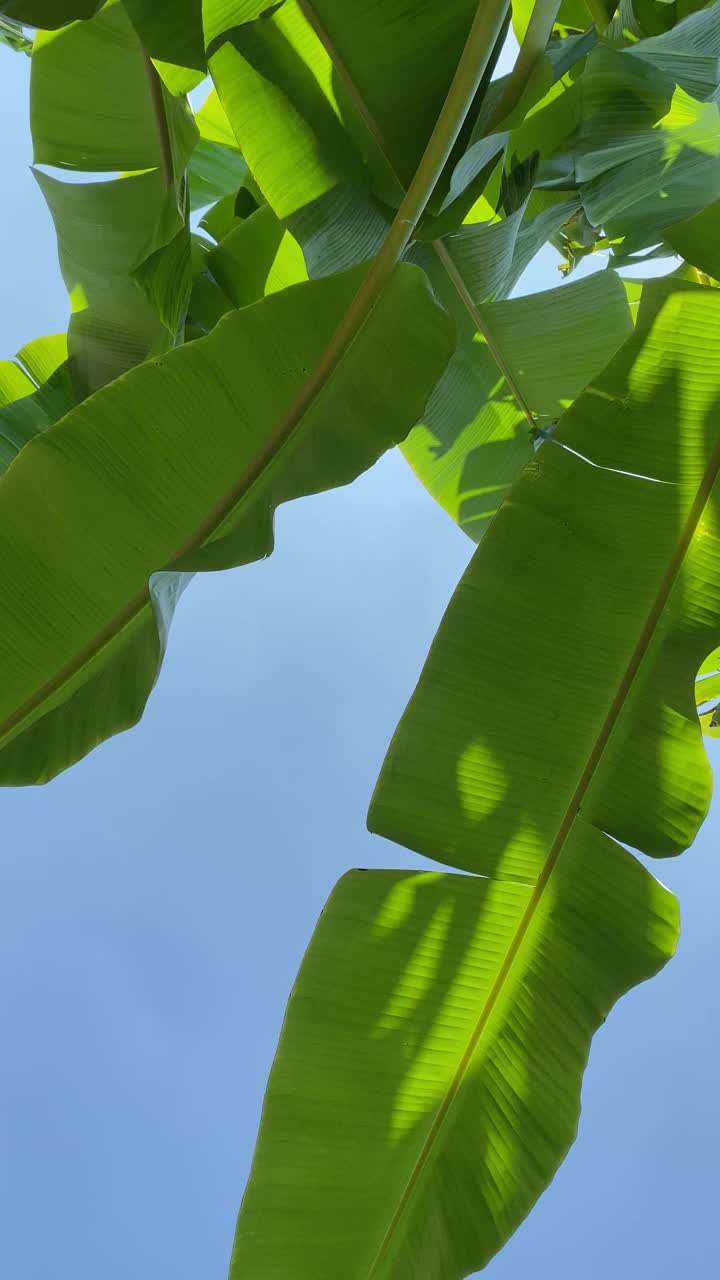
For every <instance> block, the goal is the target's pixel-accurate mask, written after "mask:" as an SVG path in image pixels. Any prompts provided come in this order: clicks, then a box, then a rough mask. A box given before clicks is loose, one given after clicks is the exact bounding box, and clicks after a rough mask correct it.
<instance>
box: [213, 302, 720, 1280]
mask: <svg viewBox="0 0 720 1280" xmlns="http://www.w3.org/2000/svg"><path fill="white" fill-rule="evenodd" d="M718 332H720V295H719V294H718V293H717V292H716V291H715V290H712V289H708V288H701V287H697V286H692V285H690V284H688V283H686V282H683V281H679V280H672V281H668V282H662V283H661V284H653V285H650V286H648V288H647V290H646V293H645V296H644V298H643V305H642V308H641V311H640V315H639V318H638V325H637V328H636V330H635V332H634V334H633V336H632V337H631V338H630V339H629V341H628V342H627V343H626V344H625V345H624V347H622V348H621V350H620V351H619V352H618V354H617V355H616V357H615V358H614V360H613V361H611V363H610V365H609V366H608V368H607V369H606V370H605V371H604V372H603V373H602V374H601V375H600V376H599V377H598V378H597V379H596V380H595V381H594V382H593V384H592V385H591V386H590V387H589V388H588V389H587V390H586V391H585V392H584V393H583V394H582V395H581V396H580V397H579V398H578V399H577V400H576V401H575V403H574V405H573V406H572V407H571V408H570V410H569V411H568V412H567V413H566V414H565V415H564V417H563V419H562V421H561V423H560V425H559V427H558V429H557V432H556V439H555V442H554V443H553V444H551V445H548V446H547V447H544V448H543V449H542V450H541V451H540V452H539V453H538V454H537V455H536V456H535V458H534V459H533V462H532V464H531V465H530V466H529V467H528V468H527V469H526V470H525V472H524V473H523V475H522V476H521V478H520V480H519V481H518V482H517V483H516V485H515V486H514V488H513V490H512V492H511V494H510V496H509V498H508V500H507V501H506V502H505V503H504V505H503V507H502V509H501V511H500V513H499V514H498V516H497V518H496V520H495V521H494V523H493V525H492V527H491V529H490V531H489V533H488V536H487V537H486V538H485V540H484V542H483V545H482V546H481V547H480V548H478V550H477V552H476V553H475V556H474V558H473V561H472V562H471V564H470V566H469V568H468V570H467V573H466V574H465V576H464V578H463V580H462V582H461V584H460V586H459V588H458V590H457V592H456V594H455V596H454V598H453V600H452V602H451V604H450V606H449V608H448V611H447V614H446V616H445V618H444V620H443V623H442V625H441V627H440V630H439V632H438V635H437V638H436V640H435V642H434V644H433V647H432V649H431V652H430V656H429V658H428V661H427V664H426V667H425V670H424V672H423V674H422V676H421V679H420V682H419V685H418V688H417V690H416V692H415V694H414V695H413V698H412V699H411V702H410V704H409V707H408V710H407V711H406V713H405V715H404V716H403V718H402V720H401V722H400V725H399V727H398V730H397V732H396V735H395V737H394V739H393V743H392V745H391V747H390V750H389V752H388V756H387V759H386V762H385V765H384V767H383V770H382V773H381V776H380V779H379V782H378V787H377V790H376V793H375V796H374V798H373V802H372V805H371V809H370V816H369V826H370V829H371V830H373V831H376V832H377V833H378V834H381V835H383V836H385V837H388V838H390V839H393V840H396V841H398V842H400V843H402V844H406V845H408V846H409V847H411V848H413V849H415V850H417V851H418V852H420V853H423V854H425V855H427V856H430V857H433V858H435V859H437V860H439V861H442V862H446V863H448V864H450V865H452V866H454V867H458V868H461V869H464V870H465V871H470V872H474V873H478V874H480V875H481V876H482V877H483V879H482V880H481V881H479V882H478V881H476V880H475V879H474V878H470V879H466V878H463V879H461V880H460V881H458V882H456V880H455V877H445V876H425V875H418V876H415V877H413V876H412V875H410V876H408V875H407V874H398V875H397V876H395V877H393V876H392V874H391V873H388V874H387V875H386V876H384V877H383V874H382V873H371V874H370V875H367V874H358V873H356V874H355V875H354V876H353V877H351V878H350V879H349V880H346V881H345V882H343V883H341V886H340V888H339V890H338V891H336V894H335V896H334V897H333V898H332V899H331V901H330V903H329V905H328V908H327V909H326V912H325V913H324V914H323V917H322V920H321V922H320V925H319V926H318V930H317V932H316V936H315V939H314V941H313V943H312V944H311V946H310V949H309V951H308V954H307V957H306V960H305V963H304V965H303V968H302V970H301V974H300V977H299V979H298V984H297V987H296V989H295V991H294V993H293V996H292V997H291V1001H290V1005H289V1009H288V1015H287V1018H286V1022H285V1026H284V1030H283V1035H282V1038H281V1044H280V1049H279V1052H278V1058H277V1062H276V1066H275V1068H274V1070H273V1074H272V1075H271V1078H270V1083H269V1087H268V1094H267V1098H266V1102H265V1107H264V1112H263V1120H262V1125H261V1132H260V1138H259V1143H258V1148H257V1153H256V1157H255V1161H254V1164H253V1170H252V1174H251V1179H250V1184H249V1187H248V1191H247V1193H246V1198H245V1202H244V1206H243V1209H242V1211H241V1215H240V1220H239V1226H238V1235H237V1240H236V1249H235V1254H234V1258H233V1270H232V1272H231V1274H233V1275H234V1276H237V1277H238V1280H239V1277H240V1276H241V1275H245V1274H250V1273H257V1274H260V1273H261V1274H263V1275H264V1276H267V1277H268V1278H270V1277H273V1276H278V1277H279V1276H280V1275H282V1274H287V1270H288V1266H289V1262H290V1259H294V1261H293V1263H292V1270H293V1273H294V1274H295V1273H297V1274H298V1275H300V1276H302V1275H304V1274H305V1275H307V1276H308V1277H310V1276H311V1275H312V1276H316V1277H317V1276H323V1275H326V1276H328V1277H330V1276H333V1275H337V1274H342V1275H346V1276H348V1277H358V1280H359V1278H362V1280H367V1278H369V1277H372V1280H390V1278H391V1277H392V1280H399V1278H400V1280H402V1278H403V1277H407V1278H408V1280H410V1277H414V1276H417V1275H418V1274H419V1273H420V1272H421V1271H422V1273H423V1274H427V1275H429V1276H436V1275H437V1276H440V1275H442V1276H443V1277H445V1278H446V1280H459V1278H460V1277H462V1276H465V1275H467V1274H468V1273H469V1272H470V1271H473V1270H475V1269H477V1268H478V1267H480V1266H482V1265H484V1264H485V1263H486V1262H487V1260H488V1259H489V1258H490V1257H491V1256H492V1254H493V1253H494V1252H495V1251H496V1249H497V1248H499V1247H500V1245H501V1244H502V1242H503V1241H504V1240H505V1239H506V1238H507V1236H508V1235H509V1234H510V1232H511V1231H512V1230H513V1229H514V1228H515V1226H516V1225H517V1223H518V1222H519V1220H520V1219H521V1218H522V1216H523V1215H524V1214H525V1213H526V1212H527V1211H528V1209H529V1208H530V1206H531V1204H532V1202H533V1201H534V1199H535V1198H536V1197H537V1195H538V1194H539V1193H540V1192H541V1191H542V1189H543V1187H544V1186H545V1185H546V1184H547V1182H548V1181H549V1180H550V1178H551V1177H552V1175H553V1173H554V1171H555V1169H556V1167H557V1165H558V1163H559V1161H560V1160H561V1159H562V1156H563V1154H564V1152H565V1151H566V1149H567V1147H568V1145H569V1143H570V1142H571V1141H572V1137H573V1134H574V1130H575V1125H576V1122H577V1115H578V1111H579V1101H578V1095H579V1084H580V1075H581V1072H582V1068H583V1065H584V1062H585V1057H586V1054H587V1048H588V1043H589V1038H590V1035H591V1034H592V1030H593V1029H594V1027H595V1026H596V1025H598V1023H599V1022H600V1021H601V1020H602V1018H603V1017H604V1016H605V1013H606V1012H607V1008H608V1007H609V1006H610V1004H611V1003H612V1001H613V999H615V998H616V997H617V996H618V995H619V994H620V993H621V992H622V990H624V989H626V988H627V987H628V986H629V985H630V984H631V983H632V982H633V981H638V980H640V979H641V978H642V977H643V976H648V975H649V974H651V973H652V972H654V971H655V969H656V968H657V967H659V965H660V964H661V963H662V962H663V959H665V958H667V956H668V955H669V954H670V952H671V951H672V947H673V942H674V938H675V936H676V930H677V919H676V914H675V913H676V908H675V904H674V903H673V900H672V899H671V897H670V896H669V895H668V894H667V893H666V892H665V891H664V890H663V889H662V888H661V887H660V886H659V885H658V884H657V883H656V882H655V881H654V880H653V879H652V877H650V876H649V874H648V873H647V872H646V871H645V870H644V868H642V867H641V865H640V864H639V863H638V862H637V861H636V860H635V859H634V857H633V856H632V855H631V854H630V853H628V852H626V851H625V850H623V849H622V848H621V847H620V846H619V845H618V844H617V843H616V840H621V841H623V842H627V843H629V844H632V845H634V846H635V847H636V848H638V849H641V850H642V851H644V852H646V853H650V854H654V855H667V854H671V853H676V852H678V851H679V850H680V849H682V848H684V847H686V846H687V845H688V844H689V843H690V842H691V840H692V839H693V837H694V835H695V833H696V830H697V827H698V825H699V823H700V822H701V821H702V818H703V816H704V814H705V811H706V808H707V803H708V799H709V791H710V771H709V767H708V764H707V761H706V759H705V755H704V751H703V749H702V742H701V736H700V727H699V724H698V717H697V713H696V710H695V697H694V695H693V682H694V677H695V672H696V671H697V670H698V668H699V667H700V664H701V662H702V660H703V658H704V657H705V655H706V654H707V653H708V652H709V651H710V650H713V649H715V648H716V647H717V646H718V642H719V641H720V605H718V597H719V595H720V590H719V589H720V578H719V572H720V571H719V569H718V566H719V565H720V507H719V505H718V499H719V498H720V493H719V492H718V488H719V486H718V472H719V471H720V436H719V433H718V432H719V429H718V417H717V408H718V402H719V393H720V355H719V354H718V341H717V337H718ZM509 583H512V590H511V591H510V590H508V584H509ZM528 646H530V651H531V654H532V661H531V662H528ZM518 664H520V665H521V667H522V670H523V672H524V678H523V680H522V681H521V682H519V681H517V680H516V679H514V678H508V673H509V672H516V671H517V670H518V669H520V667H519V665H518ZM425 886H427V887H425ZM514 894H517V898H515V897H514V896H513V895H514ZM460 896H462V903H463V905H462V906H460V905H458V901H457V900H458V898H459V897H460ZM370 957H372V962H370V959H369V958H370ZM347 990H352V991H353V1000H352V1001H351V1002H349V1001H347V1000H345V999H343V992H346V991H347ZM599 993H602V994H601V995H600V996H599ZM331 1011H332V1016H330V1014H331ZM459 1189H462V1194H459ZM301 1241H302V1245H301ZM306 1265H307V1270H302V1269H301V1270H300V1271H298V1267H300V1268H304V1267H305V1266H306Z"/></svg>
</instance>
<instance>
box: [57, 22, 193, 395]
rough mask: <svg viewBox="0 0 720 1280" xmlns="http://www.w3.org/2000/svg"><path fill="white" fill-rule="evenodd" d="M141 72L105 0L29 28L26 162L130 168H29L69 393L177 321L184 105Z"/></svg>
mask: <svg viewBox="0 0 720 1280" xmlns="http://www.w3.org/2000/svg"><path fill="white" fill-rule="evenodd" d="M153 77H155V72H154V71H153V69H152V67H151V65H150V64H149V62H148V60H147V58H146V57H145V55H144V54H143V50H142V47H141V45H140V43H139V41H138V38H137V36H136V34H135V32H134V30H133V28H132V26H131V24H130V22H129V20H128V18H127V16H126V14H125V10H124V8H123V6H122V5H121V4H119V3H114V0H111V3H109V4H107V5H106V6H105V7H104V8H103V10H102V12H101V13H99V14H98V15H97V17H95V18H93V19H92V21H89V22H79V23H75V24H74V25H72V26H69V27H65V28H63V29H62V30H60V31H58V32H54V33H40V34H38V36H37V37H36V42H35V52H34V54H33V60H32V78H31V118H32V127H33V142H34V152H35V159H36V162H37V163H38V164H52V165H55V166H59V167H60V168H66V169H90V170H93V171H100V172H103V171H108V170H109V171H113V170H118V169H126V170H130V171H131V172H129V173H126V174H125V175H124V176H121V177H120V178H116V179H112V180H110V181H105V182H94V181H93V182H91V181H87V182H85V183H78V182H72V183H67V182H62V181H60V180H59V179H58V178H56V177H54V176H50V175H49V174H47V173H44V172H43V171H42V170H41V169H36V177H37V180H38V183H39V185H40V187H41V189H42V192H43V194H44V196H45V199H46V200H47V202H48V205H49V208H50V212H51V214H52V217H53V221H54V223H55V230H56V233H57V238H58V252H59V258H60V267H61V270H62V273H63V277H64V279H65V283H66V285H67V288H68V292H69V294H70V299H71V306H72V318H71V321H70V326H69V333H68V337H69V350H70V361H71V368H72V371H73V377H74V379H75V384H76V387H77V389H78V391H79V392H80V393H81V394H87V392H89V391H94V390H96V389H97V388H98V387H100V386H103V385H104V384H105V383H106V382H108V381H110V380H111V379H112V378H114V377H117V376H118V375H119V374H120V373H123V372H125V370H126V369H128V368H131V367H132V366H133V365H134V364H137V363H139V362H140V361H141V360H143V359H145V358H146V356H148V355H154V354H158V353H160V352H161V351H164V350H167V349H168V347H170V346H172V344H173V342H174V341H175V337H176V333H177V331H178V328H179V326H180V324H181V323H182V322H183V321H184V307H185V304H186V302H187V296H188V292H189V287H190V280H189V261H190V248H189V239H188V234H187V231H186V229H185V218H184V212H185V209H184V203H185V199H184V184H185V166H186V164H187V160H188V156H189V154H190V151H191V149H192V146H193V143H194V141H195V138H196V136H197V135H196V131H195V126H194V124H193V120H192V115H191V113H190V112H189V110H188V108H187V105H186V104H185V103H183V102H181V101H180V100H178V99H175V98H173V97H172V96H171V95H170V94H168V93H165V92H164V91H163V89H162V86H161V85H160V82H159V81H157V79H156V77H155V81H154V82H153ZM158 113H161V117H162V118H160V116H159V115H158ZM163 257H164V260H163ZM158 304H160V305H158Z"/></svg>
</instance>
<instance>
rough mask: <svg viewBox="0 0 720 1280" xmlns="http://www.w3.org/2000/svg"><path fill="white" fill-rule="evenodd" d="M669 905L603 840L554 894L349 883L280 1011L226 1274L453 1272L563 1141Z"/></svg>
mask: <svg viewBox="0 0 720 1280" xmlns="http://www.w3.org/2000/svg"><path fill="white" fill-rule="evenodd" d="M677 929H678V922H677V905H676V903H675V900H674V899H673V897H672V895H671V894H670V893H668V892H667V890H665V889H663V888H662V886H661V885H659V884H658V883H657V882H656V881H655V880H653V878H652V876H650V875H649V873H648V872H647V871H645V869H644V868H643V867H641V866H640V864H639V863H638V862H637V861H636V860H635V859H634V858H633V857H632V856H631V855H630V854H628V853H626V852H625V851H624V850H623V849H621V848H619V847H618V846H617V845H616V844H615V843H614V842H613V841H611V840H608V839H607V837H604V836H601V835H600V833H598V832H594V838H593V840H591V841H583V840H582V839H580V838H578V836H577V833H576V837H575V838H574V839H573V840H571V841H570V842H569V847H568V849H567V853H566V856H565V858H564V859H563V862H562V863H561V865H560V866H559V868H558V871H557V873H556V875H555V878H554V881H553V885H552V891H548V892H546V893H543V894H541V893H540V892H539V891H538V889H537V887H533V886H532V885H528V884H512V883H509V882H502V881H499V880H488V879H480V878H477V877H475V876H459V875H450V874H437V873H432V872H429V873H428V872H419V873H418V872H400V871H367V872H363V871H354V872H351V873H350V874H349V875H347V876H345V877H344V878H343V879H342V880H341V881H340V883H339V884H338V886H337V887H336V889H335V890H334V892H333V894H332V895H331V897H330V899H329V901H328V903H327V904H326V906H325V909H324V911H323V914H322V916H321V918H320V921H319V923H318V926H317V929H316V931H315V934H314V936H313V939H312V941H311V943H310V946H309V948H308V951H307V953H306V956H305V959H304V961H303V964H302V967H301V969H300V973H299V975H298V978H297V981H296V983H295V987H294V989H293V992H292V995H291V997H290V1002H289V1005H288V1010H287V1013H286V1016H285V1021H284V1025H283V1030H282V1035H281V1038H280V1045H279V1048H278V1051H277V1056H276V1059H275V1063H274V1066H273V1069H272V1072H271V1074H270V1079H269V1082H268V1087H267V1093H266V1097H265V1103H264V1106H263V1113H262V1121H261V1125H260V1135H259V1138H258V1144H257V1147H256V1151H255V1157H254V1160H253V1164H252V1169H251V1173H250V1180H249V1183H248V1187H247V1190H246V1192H245V1197H244V1200H243V1204H242V1208H241V1211H240V1216H239V1220H238V1226H237V1233H236V1237H235V1247H234V1250H233V1255H232V1260H231V1265H230V1280H245V1277H248V1276H258V1277H259V1276H262V1278H263V1280H285V1278H286V1277H288V1276H292V1277H293V1280H334V1278H335V1277H339V1276H342V1277H343V1278H344V1280H418V1277H420V1276H422V1277H427V1278H428V1280H431V1278H432V1280H435V1278H436V1277H437V1278H438V1280H439V1278H440V1277H442V1280H459V1278H460V1277H462V1276H467V1275H469V1274H470V1273H471V1272H474V1271H476V1270H477V1269H478V1268H480V1267H482V1266H484V1265H485V1263H487V1262H488V1261H489V1259H490V1258H491V1257H492V1255H493V1254H494V1253H495V1252H496V1251H497V1250H498V1249H499V1248H500V1246H501V1245H502V1244H503V1242H504V1241H505V1239H506V1238H507V1237H508V1236H509V1235H510V1233H511V1232H512V1231H513V1230H514V1228H515V1227H516V1226H517V1223H518V1222H519V1221H520V1220H521V1219H522V1218H523V1217H524V1216H525V1214H526V1213H527V1212H528V1211H529V1209H530V1208H531V1206H532V1204H533V1202H534V1201H535V1200H536V1199H537V1196H538V1195H539V1194H540V1192H541V1191H542V1190H543V1189H544V1187H545V1185H546V1184H547V1182H548V1181H549V1180H550V1178H551V1177H552V1174H553V1173H554V1171H555V1169H556V1167H557V1165H558V1164H559V1162H560V1160H561V1159H562V1157H563V1155H564V1154H565V1152H566V1150H567V1148H568V1147H569V1146H570V1144H571V1143H572V1141H573V1139H574V1137H575V1131H576V1127H577V1119H578V1113H579V1091H580V1081H581V1076H582V1072H583V1069H584V1066H585V1062H586V1059H587V1054H588V1049H589V1045H590V1039H591V1037H592V1035H593V1032H594V1031H595V1030H596V1029H597V1027H598V1026H599V1025H600V1024H601V1023H602V1022H603V1021H604V1019H605V1017H606V1016H607V1014H608V1012H609V1010H610V1008H611V1006H612V1005H613V1003H614V1002H615V1000H617V998H618V997H619V996H620V995H622V994H623V992H624V991H626V990H627V989H628V988H629V987H630V986H632V985H634V984H635V983H637V982H641V981H642V980H643V979H645V978H649V977H651V976H652V975H653V974H654V973H656V972H657V970H658V969H659V968H660V967H661V966H662V964H663V963H664V962H665V961H666V960H667V959H668V957H669V956H670V955H671V953H672V951H673V948H674V945H675V940H676V936H677Z"/></svg>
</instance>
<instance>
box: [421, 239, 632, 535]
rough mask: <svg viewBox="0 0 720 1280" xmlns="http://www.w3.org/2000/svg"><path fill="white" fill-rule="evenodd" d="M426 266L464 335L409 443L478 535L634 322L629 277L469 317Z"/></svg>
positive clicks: (599, 280)
mask: <svg viewBox="0 0 720 1280" xmlns="http://www.w3.org/2000/svg"><path fill="white" fill-rule="evenodd" d="M424 265H425V266H426V269H427V270H428V271H429V272H430V274H431V278H432V279H433V281H434V283H435V287H436V289H437V290H438V292H439V294H440V296H441V297H442V298H443V300H444V301H445V303H446V305H447V306H448V307H450V308H451V309H452V310H453V314H454V315H455V316H456V319H457V322H458V327H459V334H460V341H459V343H458V348H457V350H456V352H455V354H454V355H453V357H452V359H451V361H450V364H449V365H448V368H447V370H446V372H445V373H444V375H443V377H442V378H441V380H440V382H439V383H438V385H437V387H436V388H435V390H434V392H433V394H432V396H431V397H430V400H429V402H428V406H427V409H426V412H425V415H424V417H423V420H422V423H421V424H420V425H419V426H417V427H416V428H415V430H414V431H413V432H412V433H411V434H410V436H409V437H408V439H407V441H406V442H405V444H404V445H403V446H402V451H403V453H404V455H405V457H406V458H407V460H408V462H409V463H410V465H411V467H412V468H413V470H414V471H415V473H416V474H417V476H418V477H419V479H420V480H421V481H422V483H423V484H424V485H425V487H426V488H427V489H428V490H429V492H430V493H431V494H432V495H433V497H434V498H435V499H436V500H437V501H438V502H439V503H440V505H441V506H442V507H443V508H444V509H445V510H446V511H447V512H448V514H449V515H450V516H452V518H453V519H454V520H456V521H457V522H458V524H459V525H460V527H461V528H462V529H464V531H465V532H466V533H467V534H468V535H469V536H470V537H471V538H473V539H474V540H475V541H477V542H479V541H480V539H481V538H482V537H483V536H484V534H485V533H486V530H487V528H488V525H489V523H490V521H491V520H492V518H493V516H494V515H495V513H496V512H497V510H498V508H499V507H500V504H501V503H502V501H503V500H504V499H505V497H506V496H507V493H508V489H509V487H510V485H512V483H513V482H514V480H515V479H516V477H517V476H518V474H519V472H520V471H521V470H522V468H523V466H524V465H525V464H526V463H527V462H528V461H529V460H530V458H531V457H532V453H533V440H534V435H533V429H534V428H537V427H539V426H542V425H543V424H545V425H547V424H549V423H550V422H552V421H554V420H555V419H556V418H557V417H559V415H560V414H561V413H562V412H563V409H564V408H565V407H566V406H567V405H568V404H569V403H570V402H571V401H572V400H573V399H574V398H575V396H577V395H578V394H579V392H580V391H582V390H583V388H584V387H585V386H586V385H587V384H588V383H589V382H590V381H591V379H592V378H593V377H595V375H596V374H597V373H599V371H600V370H601V369H602V368H603V367H604V365H605V364H606V363H607V362H608V360H609V359H610V358H611V356H613V355H614V353H615V352H616V351H617V349H618V347H619V346H620V344H621V343H622V342H623V341H624V339H625V338H626V337H627V336H628V334H629V333H630V332H631V331H632V318H631V314H630V309H629V306H628V303H627V298H626V294H625V290H624V288H623V284H622V282H621V281H620V280H619V278H618V277H617V276H616V275H615V274H614V273H613V272H601V273H598V274H596V275H593V276H590V277H588V278H587V279H586V280H581V281H578V282H577V283H575V284H568V285H562V286H560V287H558V288H557V289H550V290H546V291H544V292H542V293H536V294H532V295H530V296H529V297H525V298H515V299H512V300H510V301H507V302H496V303H490V304H489V305H485V306H477V305H476V306H475V307H472V306H471V307H470V308H469V310H467V311H466V314H465V317H464V318H463V316H462V315H461V313H460V312H459V310H457V308H456V306H455V305H454V300H453V298H452V295H451V294H450V293H449V292H448V288H447V284H445V283H444V282H443V279H442V276H441V274H440V273H439V272H438V269H437V267H435V266H434V264H433V263H432V260H431V258H430V255H429V253H428V254H427V257H426V258H425V259H424Z"/></svg>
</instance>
